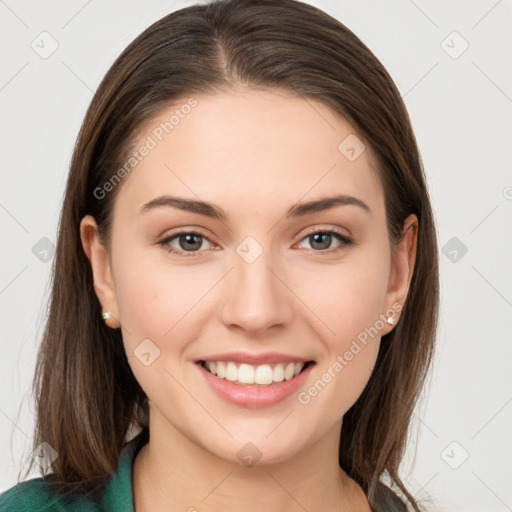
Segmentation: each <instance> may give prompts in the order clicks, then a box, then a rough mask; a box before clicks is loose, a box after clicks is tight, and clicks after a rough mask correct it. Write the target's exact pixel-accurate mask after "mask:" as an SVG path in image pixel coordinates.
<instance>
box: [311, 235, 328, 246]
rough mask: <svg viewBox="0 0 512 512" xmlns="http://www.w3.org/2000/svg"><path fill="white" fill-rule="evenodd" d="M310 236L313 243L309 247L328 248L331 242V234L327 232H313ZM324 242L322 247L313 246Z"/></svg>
mask: <svg viewBox="0 0 512 512" xmlns="http://www.w3.org/2000/svg"><path fill="white" fill-rule="evenodd" d="M312 238H313V243H312V244H311V247H313V249H320V250H322V249H328V248H329V245H330V244H331V238H332V235H330V234H329V233H315V234H314V235H312ZM317 243H318V244H320V245H322V244H324V247H315V244H317Z"/></svg>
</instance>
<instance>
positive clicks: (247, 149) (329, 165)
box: [116, 89, 383, 214]
mask: <svg viewBox="0 0 512 512" xmlns="http://www.w3.org/2000/svg"><path fill="white" fill-rule="evenodd" d="M144 147H146V149H145V150H144ZM134 148H135V152H136V153H138V157H137V158H138V161H137V164H136V165H135V166H134V167H133V170H132V171H131V172H130V173H129V175H127V176H126V177H125V178H124V182H123V183H122V187H121V190H120V191H119V197H118V200H117V201H116V203H120V204H121V205H120V206H122V205H123V204H126V205H131V207H132V208H137V207H140V206H142V205H143V204H144V203H145V202H147V201H150V200H151V199H154V198H155V197H157V196H159V195H163V194H172V195H181V196H184V197H189V198H195V199H197V198H201V199H202V200H205V201H209V200H211V201H212V202H217V203H218V198H220V199H221V201H222V203H223V209H224V210H225V211H226V212H227V213H228V214H229V212H230V210H233V211H237V210H239V209H246V210H247V211H251V208H252V210H253V211H254V207H258V206H261V204H262V203H265V205H266V207H267V208H269V207H271V206H272V207H273V206H277V205H279V204H282V203H283V202H284V203H286V204H284V205H283V207H286V208H288V207H289V205H290V204H293V203H295V202H297V201H299V200H307V199H312V198H314V197H315V196H321V195H325V194H326V193H330V194H332V193H343V194H346V195H354V196H357V197H359V198H360V199H361V200H363V201H365V202H366V203H373V204H374V205H375V206H377V207H378V206H379V205H380V206H382V205H383V198H382V190H381V186H380V182H379V180H378V176H377V174H376V170H375V164H374V162H373V158H372V155H371V153H370V150H369V148H368V147H364V145H363V143H362V141H361V140H360V139H359V137H357V135H356V133H355V130H354V128H353V127H352V126H351V125H350V124H349V123H348V122H347V121H346V120H345V119H343V118H341V117H340V116H339V115H337V114H336V113H335V112H334V111H333V110H331V109H330V108H328V107H327V106H325V105H324V104H322V103H320V102H318V101H315V100H313V99H310V98H307V99H306V98H302V97H299V96H296V95H293V94H291V93H289V92H283V91H278V90H257V89H245V90H237V91H223V92H217V93H215V94H207V95H195V96H193V97H184V98H182V99H181V100H179V101H176V102H175V103H173V104H172V105H169V107H168V108H166V109H164V110H162V111H160V112H159V113H158V115H157V116H155V117H154V118H153V119H152V120H151V121H150V122H148V123H146V124H145V125H144V127H143V128H142V129H141V130H140V132H139V134H138V137H137V138H136V141H135V144H134ZM142 153H144V156H141V154H142ZM354 157H356V158H354ZM116 208H118V206H117V205H116Z"/></svg>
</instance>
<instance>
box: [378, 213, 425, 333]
mask: <svg viewBox="0 0 512 512" xmlns="http://www.w3.org/2000/svg"><path fill="white" fill-rule="evenodd" d="M417 244H418V218H417V217H416V215H409V216H408V217H407V219H405V222H404V226H403V229H402V235H401V237H400V240H399V241H398V244H397V247H396V250H395V251H394V252H393V259H392V262H391V273H390V278H389V285H388V292H387V294H386V303H385V306H386V313H385V316H386V318H387V317H388V316H391V317H392V318H393V320H394V324H396V323H397V322H398V319H399V317H400V311H401V310H402V308H403V305H404V303H405V299H406V298H407V294H408V292H409V286H410V284H411V279H412V275H413V272H414V265H415V263H416V250H417ZM390 313H391V315H390ZM392 329H393V325H389V324H386V326H385V327H384V329H383V331H382V334H383V335H384V334H387V333H388V332H390V331H391V330H392Z"/></svg>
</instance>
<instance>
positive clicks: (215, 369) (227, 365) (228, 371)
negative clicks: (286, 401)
mask: <svg viewBox="0 0 512 512" xmlns="http://www.w3.org/2000/svg"><path fill="white" fill-rule="evenodd" d="M205 367H206V369H207V370H208V371H209V372H210V373H212V374H213V375H217V377H220V378H221V379H226V380H229V381H231V382H238V383H240V384H259V385H261V386H268V385H270V384H272V383H274V382H282V381H283V380H290V379H292V378H293V377H296V376H297V375H298V374H299V373H300V372H301V371H302V369H303V368H304V363H288V364H283V363H279V364H276V365H275V366H274V368H272V366H271V365H269V364H262V365H259V366H253V365H252V364H245V363H242V364H240V365H239V366H237V363H235V362H233V361H217V362H211V361H206V362H205Z"/></svg>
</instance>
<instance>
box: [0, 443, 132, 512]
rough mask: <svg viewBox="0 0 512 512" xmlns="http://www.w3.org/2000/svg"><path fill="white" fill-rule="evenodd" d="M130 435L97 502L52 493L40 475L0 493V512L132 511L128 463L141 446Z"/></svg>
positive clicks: (130, 479)
mask: <svg viewBox="0 0 512 512" xmlns="http://www.w3.org/2000/svg"><path fill="white" fill-rule="evenodd" d="M139 441H140V439H137V438H134V439H133V440H132V441H130V442H129V443H128V444H127V445H126V446H125V447H124V449H123V451H122V452H121V457H120V460H119V465H118V468H117V470H116V472H115V473H113V475H112V476H111V478H110V480H109V481H108V483H107V485H106V487H105V489H104V491H103V493H102V495H101V500H100V502H99V503H97V502H95V501H93V500H91V499H90V498H87V497H83V498H80V499H76V498H73V499H71V498H69V497H65V496H55V495H54V494H53V493H52V491H51V489H50V487H49V485H48V483H47V482H45V480H44V478H42V477H41V478H34V479H32V480H27V481H26V482H21V483H19V484H17V485H15V486H14V487H11V488H10V489H8V490H7V491H5V492H4V493H2V494H0V511H1V512H134V508H133V493H132V464H133V460H134V459H135V456H136V455H137V453H138V452H139V450H140V448H142V446H141V444H140V443H139Z"/></svg>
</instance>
